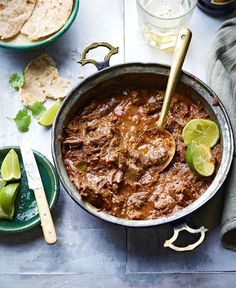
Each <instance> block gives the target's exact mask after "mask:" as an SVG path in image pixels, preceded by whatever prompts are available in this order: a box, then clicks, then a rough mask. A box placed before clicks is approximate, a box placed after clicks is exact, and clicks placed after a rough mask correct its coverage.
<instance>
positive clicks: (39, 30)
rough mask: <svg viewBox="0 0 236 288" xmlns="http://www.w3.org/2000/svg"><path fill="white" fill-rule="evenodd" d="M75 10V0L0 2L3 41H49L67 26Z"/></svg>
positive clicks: (0, 29) (8, 0) (0, 32)
mask: <svg viewBox="0 0 236 288" xmlns="http://www.w3.org/2000/svg"><path fill="white" fill-rule="evenodd" d="M72 8H73V0H0V40H1V41H15V42H17V41H16V40H17V39H21V40H23V41H24V42H26V43H29V42H32V41H41V40H43V39H45V38H49V37H50V36H52V35H53V34H55V33H56V32H57V31H59V30H60V29H61V28H62V27H63V26H64V25H65V23H66V22H67V20H68V18H69V17H70V15H71V12H72ZM18 42H19V41H18Z"/></svg>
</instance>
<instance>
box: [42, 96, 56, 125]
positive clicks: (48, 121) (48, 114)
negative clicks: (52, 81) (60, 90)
mask: <svg viewBox="0 0 236 288" xmlns="http://www.w3.org/2000/svg"><path fill="white" fill-rule="evenodd" d="M60 106H61V100H60V99H58V100H57V101H56V102H55V103H54V104H53V105H52V106H51V107H50V108H49V109H48V110H46V111H45V112H44V113H43V115H42V116H41V118H40V119H39V121H38V123H39V124H40V125H42V126H51V125H52V124H53V121H54V119H55V117H56V115H57V111H58V110H59V108H60Z"/></svg>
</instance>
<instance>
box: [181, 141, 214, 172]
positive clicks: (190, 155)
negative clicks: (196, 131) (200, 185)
mask: <svg viewBox="0 0 236 288" xmlns="http://www.w3.org/2000/svg"><path fill="white" fill-rule="evenodd" d="M186 162H187V164H188V166H189V167H190V168H191V170H193V171H194V172H196V173H198V174H199V175H201V176H204V177H208V176H211V175H212V174H213V173H214V170H215V165H214V161H213V158H212V153H211V149H210V148H209V147H208V146H206V145H204V144H200V143H197V142H196V141H192V142H191V143H190V145H189V146H188V148H187V153H186Z"/></svg>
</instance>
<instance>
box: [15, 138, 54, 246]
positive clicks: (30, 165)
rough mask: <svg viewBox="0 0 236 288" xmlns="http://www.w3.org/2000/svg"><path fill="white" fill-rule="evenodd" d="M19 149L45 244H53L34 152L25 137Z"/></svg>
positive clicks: (46, 204) (49, 219)
mask: <svg viewBox="0 0 236 288" xmlns="http://www.w3.org/2000/svg"><path fill="white" fill-rule="evenodd" d="M20 150H21V155H22V159H23V163H24V167H25V171H26V175H27V180H28V186H29V188H30V189H32V190H33V191H34V195H35V199H36V203H37V206H38V211H39V216H40V219H41V226H42V229H43V234H44V238H45V241H46V242H47V244H54V243H56V241H57V234H56V230H55V226H54V223H53V220H52V215H51V212H50V208H49V205H48V201H47V198H46V194H45V191H44V188H43V183H42V180H41V177H40V174H39V169H38V166H37V163H36V160H35V157H34V153H33V151H32V149H31V147H30V144H29V141H28V140H27V138H25V137H22V138H21V139H20Z"/></svg>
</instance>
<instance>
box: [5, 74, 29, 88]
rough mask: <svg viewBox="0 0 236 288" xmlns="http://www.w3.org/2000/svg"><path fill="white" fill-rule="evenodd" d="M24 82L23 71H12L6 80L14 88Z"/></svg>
mask: <svg viewBox="0 0 236 288" xmlns="http://www.w3.org/2000/svg"><path fill="white" fill-rule="evenodd" d="M24 82H25V78H24V74H23V73H21V74H17V73H13V74H12V75H11V76H10V78H9V81H8V83H9V84H10V86H11V87H12V88H13V89H15V90H19V89H20V88H21V87H22V86H23V85H24Z"/></svg>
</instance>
